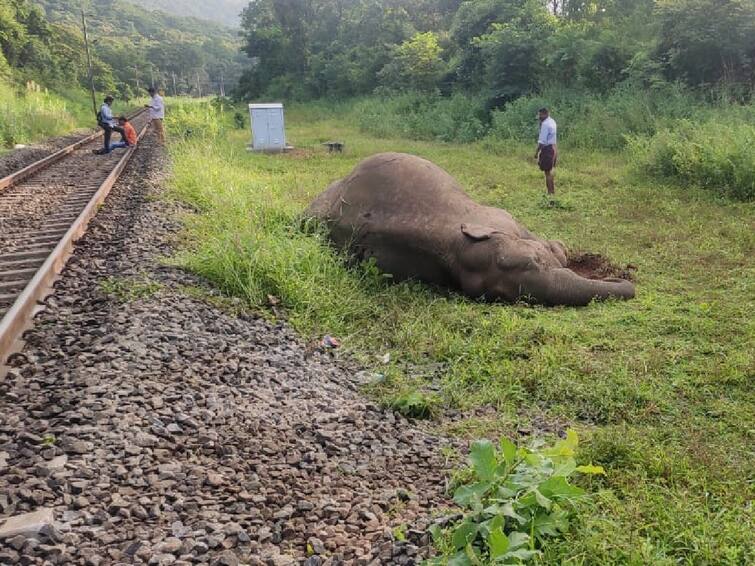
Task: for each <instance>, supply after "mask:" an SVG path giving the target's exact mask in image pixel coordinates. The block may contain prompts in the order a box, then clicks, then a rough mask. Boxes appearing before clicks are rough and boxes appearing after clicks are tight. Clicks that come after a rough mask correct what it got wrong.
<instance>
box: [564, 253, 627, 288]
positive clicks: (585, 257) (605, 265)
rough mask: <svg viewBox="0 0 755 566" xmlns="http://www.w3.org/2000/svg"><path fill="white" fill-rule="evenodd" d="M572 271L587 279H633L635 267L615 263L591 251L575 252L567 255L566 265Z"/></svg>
mask: <svg viewBox="0 0 755 566" xmlns="http://www.w3.org/2000/svg"><path fill="white" fill-rule="evenodd" d="M567 267H568V268H569V269H571V270H572V271H573V272H574V273H576V274H578V275H581V276H582V277H586V278H587V279H608V278H611V277H614V278H617V279H626V280H627V281H634V278H635V273H636V272H637V268H636V267H635V266H634V265H631V264H626V265H625V266H623V267H622V266H619V265H615V264H614V263H612V262H611V260H610V259H608V258H607V257H605V256H602V255H600V254H592V253H577V254H573V255H571V256H569V264H568V265H567Z"/></svg>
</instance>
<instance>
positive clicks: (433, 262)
mask: <svg viewBox="0 0 755 566" xmlns="http://www.w3.org/2000/svg"><path fill="white" fill-rule="evenodd" d="M305 216H306V217H308V218H317V219H320V220H321V221H324V222H325V223H326V225H327V227H328V229H329V234H330V238H331V240H332V241H333V243H334V244H335V245H336V246H337V247H339V248H341V249H348V250H349V251H350V252H351V253H352V254H354V255H355V256H356V257H357V258H358V259H368V258H375V261H376V263H377V266H378V267H379V268H380V269H382V270H383V271H385V272H386V273H390V274H392V275H393V276H394V277H395V278H396V279H409V278H414V279H419V280H422V281H425V282H428V283H432V284H435V285H440V286H444V287H448V288H453V289H457V290H459V291H461V292H463V293H464V294H465V295H467V296H469V297H474V298H484V299H486V300H491V301H510V302H513V301H517V300H529V301H533V302H537V303H541V304H544V305H574V306H578V305H587V304H588V303H589V302H590V301H592V300H593V299H608V298H610V297H616V298H620V299H631V298H633V297H634V285H633V284H632V283H631V282H629V281H625V280H622V279H604V280H593V279H586V278H584V277H581V276H579V275H577V274H576V273H574V272H573V271H571V270H570V269H568V268H567V267H566V266H567V255H566V250H565V248H564V246H563V244H561V243H560V242H557V241H552V240H542V239H540V238H538V237H537V236H535V235H534V234H532V233H531V232H529V231H528V230H527V229H526V228H525V227H524V226H522V225H521V224H519V223H518V222H517V221H516V220H515V219H514V218H513V217H512V216H511V215H510V214H509V213H508V212H506V211H505V210H501V209H499V208H493V207H489V206H482V205H480V204H477V203H476V202H474V201H473V200H472V199H471V198H470V197H469V196H468V195H467V194H466V193H465V192H464V190H463V189H462V188H461V187H460V186H459V184H458V183H457V182H456V180H455V179H454V178H453V177H451V175H449V174H448V173H446V172H445V171H444V170H443V169H441V168H440V167H438V166H436V165H434V164H433V163H431V162H430V161H427V160H425V159H421V158H419V157H416V156H413V155H407V154H402V153H381V154H378V155H374V156H372V157H370V158H368V159H365V160H364V161H362V162H361V163H360V164H359V165H358V166H357V167H356V169H354V171H352V173H351V174H350V175H349V176H348V177H346V178H344V179H341V180H339V181H336V182H335V183H333V184H332V185H331V186H330V187H328V189H327V190H326V191H325V192H324V193H322V194H321V195H319V196H318V197H317V198H316V199H315V200H314V202H312V204H311V205H310V206H309V208H308V209H307V211H306V212H305Z"/></svg>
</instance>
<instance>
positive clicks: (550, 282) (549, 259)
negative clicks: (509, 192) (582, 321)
mask: <svg viewBox="0 0 755 566" xmlns="http://www.w3.org/2000/svg"><path fill="white" fill-rule="evenodd" d="M461 232H462V234H463V235H464V244H462V247H463V248H462V249H461V250H460V253H459V254H458V256H457V257H458V261H459V266H458V273H459V284H460V287H461V288H462V290H463V291H464V293H465V294H467V295H470V296H473V297H484V298H485V299H487V300H501V301H508V302H512V301H517V300H530V301H532V302H536V303H540V304H544V305H551V306H553V305H571V306H584V305H587V304H588V303H590V302H591V301H592V300H596V299H597V300H603V299H609V298H618V299H632V298H634V293H635V291H634V285H633V284H632V283H631V282H630V281H626V280H623V279H601V280H594V279H588V278H585V277H582V276H580V275H578V274H577V273H575V272H574V271H572V270H571V269H569V268H568V267H567V265H568V260H567V253H566V249H565V248H564V246H563V244H561V242H557V241H553V240H541V239H539V238H537V237H535V236H532V235H531V234H529V233H527V235H526V237H521V236H518V235H512V234H511V233H507V232H504V231H500V230H496V229H493V228H490V227H486V226H479V225H468V224H463V225H462V226H461Z"/></svg>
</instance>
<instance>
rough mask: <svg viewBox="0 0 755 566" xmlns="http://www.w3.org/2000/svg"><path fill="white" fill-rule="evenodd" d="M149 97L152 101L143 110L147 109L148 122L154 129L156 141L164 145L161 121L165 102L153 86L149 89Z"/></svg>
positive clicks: (163, 130)
mask: <svg viewBox="0 0 755 566" xmlns="http://www.w3.org/2000/svg"><path fill="white" fill-rule="evenodd" d="M147 92H149V95H150V96H151V97H152V99H151V100H150V101H149V104H147V105H146V106H145V108H149V120H150V122H152V125H153V126H154V128H155V133H156V134H157V139H158V141H159V142H160V143H162V144H164V143H165V127H164V126H163V119H164V118H165V102H163V97H162V96H160V94H159V93H158V92H157V89H156V88H155V87H153V86H151V87H149V90H147Z"/></svg>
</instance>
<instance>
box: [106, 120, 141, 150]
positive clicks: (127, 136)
mask: <svg viewBox="0 0 755 566" xmlns="http://www.w3.org/2000/svg"><path fill="white" fill-rule="evenodd" d="M118 125H119V126H120V127H121V129H122V130H123V139H122V140H121V141H119V142H118V143H114V144H112V145H111V146H110V150H111V151H112V150H114V149H120V148H122V147H134V146H136V142H137V140H138V136H137V135H136V130H135V129H134V126H132V125H131V122H129V121H128V118H126V117H125V116H121V117H119V118H118Z"/></svg>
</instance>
